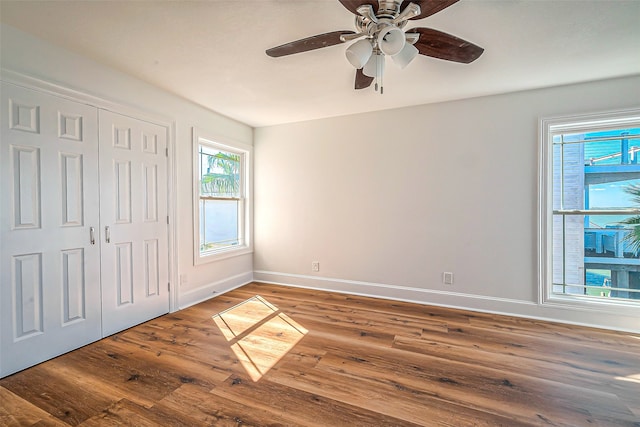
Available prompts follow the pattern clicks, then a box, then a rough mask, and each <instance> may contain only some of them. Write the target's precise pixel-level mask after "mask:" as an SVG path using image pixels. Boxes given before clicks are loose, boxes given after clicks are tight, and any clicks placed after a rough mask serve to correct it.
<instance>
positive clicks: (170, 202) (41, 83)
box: [0, 68, 179, 313]
mask: <svg viewBox="0 0 640 427" xmlns="http://www.w3.org/2000/svg"><path fill="white" fill-rule="evenodd" d="M0 80H1V81H4V82H6V83H12V84H14V85H17V86H22V87H24V88H27V89H31V90H36V91H39V92H44V93H47V94H50V95H55V96H58V97H61V98H65V99H68V100H71V101H75V102H79V103H82V104H87V105H90V106H92V107H96V108H98V109H101V110H107V111H111V112H113V113H117V114H122V115H124V116H128V117H131V118H134V119H138V120H143V121H147V122H150V123H153V124H156V125H160V126H162V127H164V128H166V129H167V187H168V188H167V192H168V193H167V215H168V216H169V224H168V225H169V227H168V236H167V237H168V250H169V254H168V258H169V259H168V262H169V282H170V290H169V312H170V313H173V312H174V311H177V310H178V309H179V305H178V277H179V271H178V264H177V260H178V258H177V254H178V234H177V218H178V216H177V207H176V195H177V192H176V189H177V184H178V183H177V170H176V143H175V142H176V121H175V119H173V118H171V117H168V116H163V115H160V114H155V113H149V112H148V111H145V110H144V109H138V108H135V107H131V106H128V105H124V104H121V103H119V102H116V101H113V100H108V99H105V98H102V97H99V96H95V95H92V94H90V93H88V92H84V91H81V90H77V89H72V88H69V87H66V86H62V85H59V84H56V83H52V82H49V81H46V80H43V79H40V78H37V77H33V76H30V75H28V74H24V73H20V72H17V71H13V70H10V69H7V68H0Z"/></svg>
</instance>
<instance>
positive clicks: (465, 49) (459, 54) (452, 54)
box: [407, 28, 484, 64]
mask: <svg viewBox="0 0 640 427" xmlns="http://www.w3.org/2000/svg"><path fill="white" fill-rule="evenodd" d="M407 33H418V34H420V36H419V37H420V38H419V39H418V41H417V42H416V44H415V47H416V48H418V51H419V52H420V54H421V55H425V56H432V57H434V58H438V59H444V60H446V61H454V62H461V63H463V64H468V63H470V62H473V61H475V60H476V59H478V58H479V57H480V55H482V52H484V49H483V48H481V47H480V46H476V45H475V44H473V43H470V42H468V41H466V40H462V39H459V38H458V37H456V36H452V35H451V34H447V33H443V32H442V31H438V30H434V29H431V28H412V29H410V30H409V31H407Z"/></svg>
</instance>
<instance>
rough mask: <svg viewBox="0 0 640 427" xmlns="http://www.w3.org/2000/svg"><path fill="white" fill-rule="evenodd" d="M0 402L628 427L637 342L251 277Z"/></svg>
mask: <svg viewBox="0 0 640 427" xmlns="http://www.w3.org/2000/svg"><path fill="white" fill-rule="evenodd" d="M256 295H260V296H261V298H256V297H255V296H256ZM241 303H242V304H241ZM216 315H217V316H216ZM0 403H1V404H0V425H3V426H13V425H38V426H44V425H50V426H66V425H74V426H75V425H79V426H98V425H100V426H103V425H114V426H115V425H133V426H156V425H163V426H205V425H207V426H213V425H215V426H350V427H351V426H416V425H421V426H456V427H458V426H510V427H511V426H525V425H526V426H532V425H533V426H640V336H639V335H633V334H629V333H620V332H610V331H603V330H598V329H590V328H583V327H576V326H568V325H562V324H553V323H548V322H543V321H535V320H525V319H520V318H513V317H504V316H496V315H489V314H481V313H473V312H466V311H461V310H452V309H445V308H438V307H430V306H422V305H417V304H409V303H402V302H394V301H388V300H379V299H371V298H364V297H357V296H349V295H342V294H335V293H329V292H320V291H310V290H303V289H295V288H287V287H282V286H276V285H267V284H258V283H253V284H250V285H247V286H244V287H242V288H240V289H237V290H235V291H232V292H229V293H227V294H224V295H221V296H219V297H217V298H214V299H212V300H209V301H206V302H203V303H201V304H198V305H196V306H193V307H190V308H188V309H186V310H182V311H180V312H177V313H173V314H168V315H165V316H162V317H160V318H157V319H154V320H152V321H149V322H147V323H144V324H142V325H139V326H136V327H134V328H131V329H129V330H126V331H124V332H122V333H119V334H116V335H113V336H111V337H109V338H106V339H103V340H101V341H99V342H96V343H94V344H91V345H88V346H86V347H83V348H81V349H79V350H76V351H73V352H71V353H68V354H65V355H63V356H60V357H58V358H56V359H54V360H51V361H48V362H45V363H42V364H40V365H38V366H35V367H33V368H30V369H27V370H25V371H22V372H19V373H17V374H14V375H12V376H9V377H7V378H4V379H2V380H0Z"/></svg>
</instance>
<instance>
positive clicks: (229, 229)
mask: <svg viewBox="0 0 640 427" xmlns="http://www.w3.org/2000/svg"><path fill="white" fill-rule="evenodd" d="M239 205H240V202H239V201H237V200H200V251H201V252H207V251H211V250H216V249H220V248H224V247H227V246H233V245H239V244H240V233H239V229H238V213H239Z"/></svg>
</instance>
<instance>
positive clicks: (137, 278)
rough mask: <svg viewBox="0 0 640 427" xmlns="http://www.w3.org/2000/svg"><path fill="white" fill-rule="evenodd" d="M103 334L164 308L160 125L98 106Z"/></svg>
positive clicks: (165, 234)
mask: <svg viewBox="0 0 640 427" xmlns="http://www.w3.org/2000/svg"><path fill="white" fill-rule="evenodd" d="M99 121H100V131H99V132H100V185H101V187H100V197H101V206H100V219H101V224H102V227H103V230H102V231H103V236H102V240H103V242H102V287H103V298H102V313H103V333H104V335H105V336H106V335H109V334H112V333H115V332H118V331H121V330H123V329H126V328H128V327H131V326H133V325H136V324H138V323H141V322H144V321H146V320H149V319H152V318H154V317H157V316H160V315H162V314H164V313H167V312H168V311H169V291H168V283H169V271H168V270H169V268H168V247H167V244H168V228H167V194H166V190H165V189H166V188H167V157H166V154H165V153H166V147H167V129H166V128H164V127H162V126H158V125H154V124H151V123H147V122H144V121H141V120H137V119H133V118H130V117H126V116H123V115H120V114H115V113H111V112H108V111H100V113H99Z"/></svg>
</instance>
